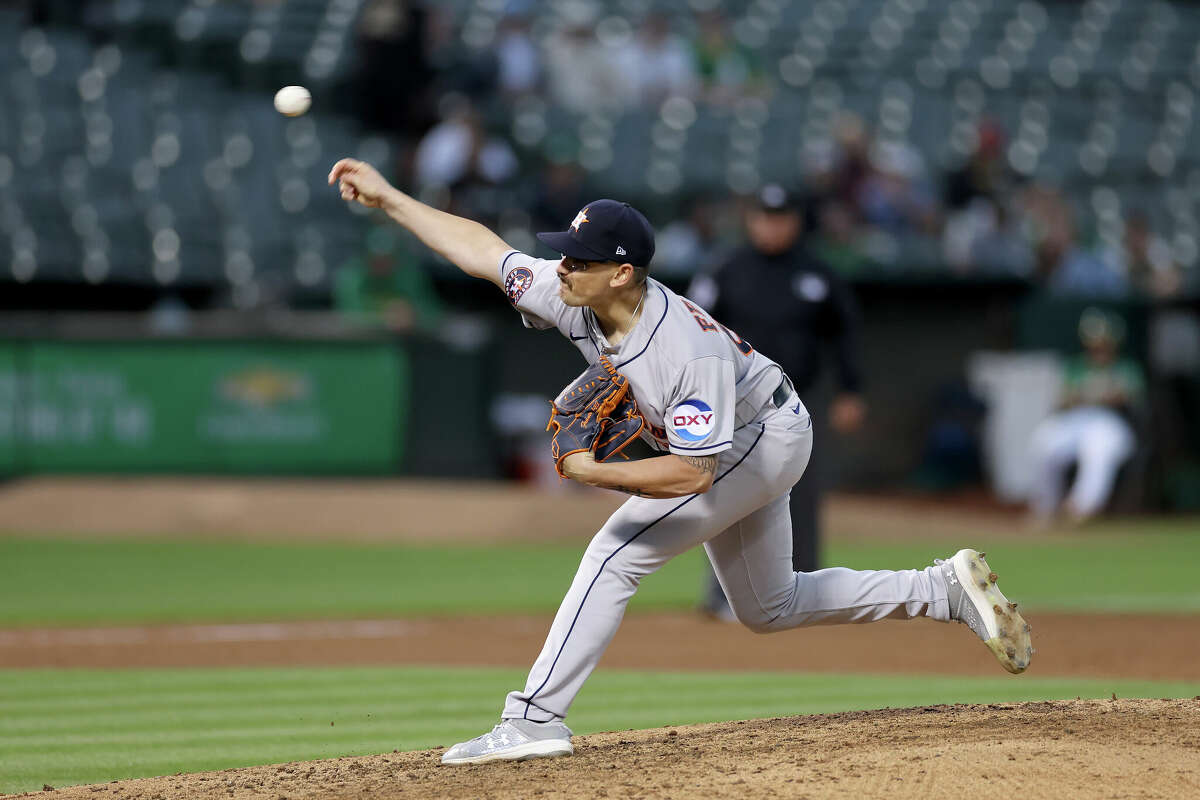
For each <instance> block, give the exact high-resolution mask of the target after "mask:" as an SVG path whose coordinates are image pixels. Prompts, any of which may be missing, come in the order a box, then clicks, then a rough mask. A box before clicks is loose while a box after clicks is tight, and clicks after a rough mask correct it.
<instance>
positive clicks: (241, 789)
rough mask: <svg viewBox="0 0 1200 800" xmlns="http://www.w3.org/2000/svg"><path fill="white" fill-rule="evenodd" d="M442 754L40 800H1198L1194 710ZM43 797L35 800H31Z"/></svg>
mask: <svg viewBox="0 0 1200 800" xmlns="http://www.w3.org/2000/svg"><path fill="white" fill-rule="evenodd" d="M440 755H441V750H440V749H436V750H425V751H420V752H411V753H393V754H390V755H378V756H364V757H358V758H339V759H330V760H326V761H314V762H306V763H294V764H281V765H272V766H265V767H250V768H247V769H237V770H224V771H221V772H209V773H199V774H191V775H176V776H170V777H163V778H147V779H142V780H134V781H122V782H120V783H111V784H99V785H94V786H77V787H72V788H70V789H65V790H62V791H57V792H39V793H37V794H36V796H37V797H45V798H51V797H55V798H89V800H93V799H95V798H106V797H107V798H123V800H167V799H168V798H221V799H222V800H225V799H227V798H233V800H251V799H253V800H259V799H260V798H261V799H262V800H284V799H285V798H311V797H321V798H329V797H361V798H393V797H396V798H431V799H432V798H476V797H486V798H498V799H500V798H522V799H524V798H530V797H536V798H543V799H544V800H550V799H551V798H618V797H620V798H625V797H642V798H658V799H659V800H683V799H684V798H751V797H779V798H808V799H809V800H826V799H829V800H832V799H833V798H884V797H886V798H889V800H909V799H910V798H911V800H929V798H936V797H985V798H1023V799H1027V800H1040V799H1042V798H1044V799H1045V800H1059V799H1060V798H1061V799H1062V800H1066V799H1067V798H1070V799H1071V800H1076V798H1093V797H1095V798H1163V799H1164V800H1178V799H1179V798H1192V797H1198V796H1200V774H1198V771H1200V698H1197V699H1194V700H1112V701H1109V700H1090V701H1059V702H1047V703H1025V704H1019V705H1009V704H995V705H987V706H978V705H973V706H928V707H924V708H910V709H894V710H893V709H886V710H881V711H859V712H849V713H844V714H832V715H820V716H805V717H787V718H779V719H770V720H751V721H747V722H722V723H713V724H708V725H696V726H691V727H679V728H656V729H653V730H641V731H627V732H618V733H601V734H595V735H592V736H581V737H576V754H575V755H574V756H572V757H570V758H558V759H553V760H538V761H527V762H520V763H498V764H484V765H478V766H470V767H443V766H441V765H440V763H439V758H440ZM26 796H33V795H26Z"/></svg>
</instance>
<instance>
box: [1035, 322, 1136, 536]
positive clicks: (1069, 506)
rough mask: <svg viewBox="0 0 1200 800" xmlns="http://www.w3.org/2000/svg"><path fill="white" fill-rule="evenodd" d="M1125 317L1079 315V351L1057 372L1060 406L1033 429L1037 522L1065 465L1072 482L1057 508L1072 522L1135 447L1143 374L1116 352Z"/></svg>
mask: <svg viewBox="0 0 1200 800" xmlns="http://www.w3.org/2000/svg"><path fill="white" fill-rule="evenodd" d="M1123 337H1124V322H1123V321H1122V320H1121V319H1120V318H1119V317H1116V316H1115V315H1112V314H1108V313H1106V312H1103V311H1100V310H1099V309H1095V308H1089V309H1088V310H1086V311H1085V312H1084V313H1083V315H1082V316H1081V317H1080V320H1079V338H1080V340H1081V341H1082V342H1083V346H1084V353H1083V355H1081V356H1078V357H1076V358H1074V359H1071V360H1070V361H1069V362H1068V363H1067V366H1066V370H1065V374H1064V392H1063V399H1062V404H1061V405H1062V410H1061V411H1058V412H1057V413H1055V414H1053V415H1051V416H1050V417H1048V418H1047V419H1046V420H1044V421H1043V422H1042V423H1041V424H1040V425H1039V426H1038V427H1037V428H1036V429H1035V430H1034V433H1033V440H1032V444H1031V448H1030V462H1031V468H1032V471H1033V483H1032V490H1031V494H1030V499H1029V504H1030V510H1031V511H1032V513H1033V514H1034V516H1035V519H1036V520H1038V521H1039V522H1042V523H1045V522H1048V521H1049V520H1050V519H1051V517H1053V515H1054V514H1055V513H1056V512H1057V511H1058V509H1059V505H1060V503H1062V497H1063V484H1064V482H1065V477H1066V472H1067V470H1068V468H1069V467H1070V466H1071V465H1072V464H1074V465H1075V466H1076V473H1075V481H1074V484H1073V485H1072V487H1071V490H1070V492H1069V493H1068V495H1067V500H1066V503H1065V507H1064V510H1065V512H1066V514H1067V516H1068V517H1069V518H1070V519H1071V520H1072V521H1074V522H1082V521H1084V520H1086V519H1088V518H1090V517H1092V516H1094V515H1096V514H1097V513H1099V512H1100V511H1101V510H1102V509H1103V508H1104V505H1105V503H1106V502H1107V501H1108V498H1109V495H1110V494H1111V492H1112V488H1113V484H1114V482H1115V481H1116V477H1117V471H1118V470H1119V469H1120V467H1121V464H1123V463H1124V462H1125V461H1127V460H1128V459H1129V457H1130V456H1131V455H1132V454H1133V452H1134V448H1135V447H1136V446H1137V440H1136V438H1135V435H1134V429H1133V427H1132V426H1131V424H1130V420H1131V419H1133V418H1134V416H1135V415H1136V414H1137V413H1138V412H1139V411H1140V410H1141V406H1142V403H1143V399H1144V394H1145V379H1144V377H1143V375H1142V370H1141V367H1139V366H1138V365H1137V363H1136V362H1134V361H1132V360H1130V359H1128V358H1123V357H1121V356H1120V347H1121V340H1122V338H1123Z"/></svg>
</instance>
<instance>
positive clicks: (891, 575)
mask: <svg viewBox="0 0 1200 800" xmlns="http://www.w3.org/2000/svg"><path fill="white" fill-rule="evenodd" d="M329 183H330V184H331V185H332V184H335V183H336V184H337V185H338V186H339V188H340V191H341V195H342V198H343V199H345V200H347V201H356V202H359V203H361V204H363V205H365V206H368V207H371V208H380V209H382V210H384V211H385V212H386V213H387V214H388V216H389V217H391V218H392V219H393V220H395V221H396V222H397V223H398V224H400V225H402V226H404V227H405V228H407V229H408V230H410V231H412V232H413V233H414V234H415V235H416V236H417V237H418V238H419V239H420V240H421V241H422V242H423V243H424V244H425V245H426V246H428V247H429V248H430V249H432V250H433V251H434V252H436V253H438V254H439V255H441V256H443V257H444V258H446V259H447V260H449V261H450V262H451V263H453V264H455V265H457V266H458V267H459V268H460V269H461V270H462V271H463V272H465V273H466V274H468V275H472V276H474V277H477V278H482V279H484V280H488V281H491V282H492V283H494V284H496V286H497V287H499V288H500V289H501V290H502V291H503V292H504V293H505V295H506V296H507V297H508V300H509V302H510V303H511V304H512V305H513V307H514V308H515V309H516V310H517V312H518V313H520V315H521V317H522V319H523V320H524V323H525V325H526V326H528V327H531V328H537V329H540V330H544V329H548V328H556V329H557V330H558V331H559V332H560V333H561V334H562V335H563V336H566V337H567V338H568V339H569V340H570V341H571V342H572V343H573V344H574V345H575V346H576V347H577V348H579V352H580V353H582V354H583V357H584V359H585V360H586V361H587V363H588V364H589V368H588V370H586V371H585V372H584V373H583V374H582V375H581V376H580V377H579V378H578V379H577V380H576V381H575V382H574V383H573V384H572V385H571V386H569V387H567V389H566V390H564V392H563V393H562V395H560V396H559V397H558V398H557V399H556V400H555V402H554V403H553V408H552V411H551V420H550V429H551V430H553V431H554V443H553V447H552V457H553V458H554V460H555V464H556V466H557V468H558V470H559V472H560V474H562V475H564V476H565V477H567V478H570V479H572V480H576V481H580V482H582V483H586V484H589V485H592V486H600V487H604V488H606V489H612V490H614V491H619V492H623V493H625V494H628V495H630V498H629V500H627V501H626V502H625V503H624V505H622V506H621V507H620V508H619V509H618V510H617V511H616V512H615V513H614V514H613V515H612V517H610V518H609V520H608V521H607V522H606V523H605V524H604V526H603V527H602V528H601V529H600V531H599V532H598V533H597V534H596V535H595V537H593V539H592V541H591V543H590V544H589V545H588V548H587V551H586V552H585V553H584V556H583V560H582V563H580V565H579V570H578V572H577V573H576V575H575V580H574V582H573V583H572V585H571V588H570V590H569V591H568V592H567V595H566V597H564V598H563V601H562V605H561V606H560V607H559V609H558V614H557V616H556V617H555V619H554V623H553V625H552V626H551V628H550V633H549V635H548V637H547V638H546V643H545V646H544V647H543V648H542V651H541V653H540V654H539V655H538V657H537V660H536V661H535V662H534V665H533V668H532V669H531V670H530V672H529V677H528V679H527V680H526V682H525V686H524V687H523V688H521V689H518V690H516V691H513V692H511V693H510V694H509V695H508V697H507V699H506V701H505V703H504V709H503V711H502V713H501V720H500V723H499V724H498V725H496V726H495V727H494V728H493V729H492V731H491V732H489V733H485V734H483V735H481V736H478V737H476V738H474V739H471V740H470V741H467V742H462V743H460V744H456V745H454V746H453V747H451V748H449V749H448V750H447V751H446V752H445V754H443V756H442V763H443V764H476V763H482V762H487V761H500V760H505V761H512V760H521V759H527V758H537V757H544V756H562V755H570V754H571V753H573V752H574V748H573V746H572V744H571V731H570V729H569V728H567V726H566V725H565V724H564V723H563V720H564V719H565V717H566V715H567V711H568V710H569V709H570V707H571V702H572V701H573V700H574V699H575V695H576V694H577V693H578V692H579V689H580V688H581V687H582V685H583V682H584V681H585V680H587V677H588V675H589V674H591V671H592V669H593V668H594V667H595V665H596V663H597V662H598V661H599V659H600V656H601V654H602V653H603V652H604V649H605V648H606V647H607V646H608V643H609V641H611V639H612V637H613V635H614V634H615V633H616V631H617V627H618V626H619V625H620V623H621V618H622V616H623V615H624V613H625V606H626V604H627V603H628V602H629V599H630V598H631V597H632V596H633V593H634V592H635V591H636V590H637V587H638V584H639V582H640V581H641V580H642V578H644V577H645V576H647V575H649V574H650V573H652V572H654V571H655V570H657V569H658V568H659V567H661V566H663V565H664V564H665V563H666V562H667V561H668V560H670V559H671V558H672V557H674V556H676V555H678V554H680V553H682V552H684V551H685V550H688V549H690V548H692V547H695V546H697V545H703V546H704V549H705V551H706V552H707V554H708V558H709V560H710V561H711V562H712V566H713V569H714V570H715V572H716V574H717V577H718V579H719V580H720V583H721V587H722V588H723V589H724V590H725V594H726V595H727V596H728V598H729V602H730V605H731V606H732V609H733V612H734V614H735V615H736V616H737V618H738V620H739V621H740V622H742V624H744V625H746V626H747V627H748V628H750V629H751V630H753V631H756V632H759V633H770V632H775V631H782V630H787V629H788V628H796V627H800V626H803V625H830V624H838V623H850V622H874V621H875V620H881V619H886V618H889V617H890V618H904V619H911V618H914V617H929V618H932V619H935V620H939V621H943V622H947V621H950V620H955V621H959V622H963V623H965V624H967V625H968V626H969V627H970V628H971V630H972V631H974V632H975V634H976V635H978V636H979V637H980V638H981V639H982V640H983V641H984V642H985V643H986V644H987V645H988V647H989V648H990V649H991V650H992V652H993V653H994V654H995V655H996V657H997V659H999V661H1000V663H1001V664H1002V665H1003V666H1004V667H1005V669H1007V670H1009V671H1010V672H1013V673H1019V672H1022V671H1023V670H1024V669H1025V668H1026V667H1027V666H1028V664H1029V659H1030V656H1031V655H1032V653H1033V648H1032V647H1031V645H1030V635H1029V632H1030V629H1029V626H1028V625H1027V624H1026V623H1025V621H1024V620H1023V619H1022V618H1021V616H1020V614H1018V613H1017V612H1016V604H1010V603H1009V602H1008V600H1007V599H1006V598H1005V597H1004V595H1003V594H1001V593H1000V590H999V589H998V588H997V586H996V575H995V573H993V572H991V570H990V569H989V568H988V565H987V563H986V562H985V561H984V558H983V554H982V553H977V552H976V551H974V550H960V551H959V552H958V553H956V554H955V555H954V556H952V557H950V558H948V559H946V560H944V561H943V560H938V561H937V562H935V563H934V564H933V565H931V566H927V567H925V568H924V569H914V570H904V571H899V572H893V571H886V570H880V571H855V570H850V569H845V568H840V567H839V568H833V569H824V570H819V571H817V572H813V573H798V572H793V571H792V567H791V548H792V539H791V519H790V515H789V511H788V494H789V491H790V490H791V488H792V486H793V485H794V484H795V483H796V482H797V481H798V480H800V478H801V476H802V475H803V474H804V468H805V465H806V464H807V463H808V459H809V454H810V453H811V451H812V444H813V443H812V422H811V420H810V418H809V415H808V411H807V410H806V409H805V407H804V403H803V402H802V401H801V400H800V398H799V397H797V396H796V393H795V392H794V391H793V389H792V384H791V381H790V380H788V377H787V376H786V375H785V374H784V373H783V371H782V370H781V369H780V367H779V366H778V365H777V364H776V363H775V362H773V361H772V360H771V359H770V358H768V357H767V356H766V355H764V354H763V353H760V352H758V351H757V350H755V349H754V347H753V346H752V344H751V343H750V342H746V341H744V340H743V339H741V338H740V337H739V336H738V335H737V333H736V332H734V331H731V330H729V329H728V328H726V327H724V326H723V325H721V323H720V322H719V321H717V320H715V319H713V318H712V316H711V315H709V314H708V313H707V312H706V311H705V310H704V309H703V308H701V307H699V306H697V305H696V304H695V303H693V302H691V301H689V300H688V299H687V298H685V297H681V296H679V295H677V294H675V293H674V292H672V291H671V290H670V289H668V288H667V287H666V286H664V285H663V284H661V283H659V282H658V281H656V280H654V279H653V278H651V277H649V275H648V274H647V267H648V265H649V264H650V261H651V259H652V258H653V256H654V231H653V229H652V228H651V227H650V224H649V222H648V221H647V220H646V218H645V217H644V216H642V214H641V213H639V212H638V211H637V210H636V209H634V208H633V207H632V206H630V205H629V204H628V203H621V202H617V201H614V200H597V201H595V202H593V203H589V204H588V205H587V206H585V207H584V208H582V209H580V211H579V213H578V214H576V215H575V218H574V219H573V220H571V223H570V225H569V227H568V228H567V230H565V231H561V232H556V233H540V234H538V238H539V239H540V240H541V241H542V242H544V243H545V244H547V245H549V246H550V247H551V248H552V249H553V250H554V251H555V252H558V253H561V254H562V258H561V259H559V260H557V261H547V260H542V259H538V258H534V257H532V256H529V255H526V254H524V253H520V252H518V251H516V250H514V249H513V248H511V247H509V246H508V245H507V244H505V242H504V241H503V240H501V239H500V238H499V237H498V236H496V235H495V234H494V233H492V232H491V231H490V230H488V229H487V228H485V227H484V226H482V225H480V224H478V223H476V222H473V221H471V220H468V219H464V218H462V217H457V216H454V215H451V214H447V213H444V212H441V211H438V210H436V209H434V208H431V207H429V206H427V205H424V204H422V203H420V202H418V201H417V200H415V199H413V198H412V197H409V196H408V195H406V194H404V193H403V192H401V191H399V190H397V189H396V188H394V187H393V186H391V185H390V184H389V183H388V182H387V181H386V180H384V179H383V177H381V176H380V174H379V173H378V172H377V171H376V170H375V169H374V168H372V167H371V166H370V165H368V164H365V163H363V162H361V161H356V160H353V159H344V160H342V161H339V162H338V163H337V164H335V165H334V167H333V169H332V171H331V172H330V174H329ZM635 436H636V437H641V438H643V439H644V440H646V441H647V442H648V443H649V444H650V445H651V446H652V447H653V448H655V449H656V450H657V451H658V452H659V453H661V455H657V456H654V457H650V458H644V459H641V460H636V461H626V460H623V459H622V458H620V456H619V452H620V449H622V448H623V447H624V445H625V444H626V443H627V442H628V440H629V439H630V438H631V437H635Z"/></svg>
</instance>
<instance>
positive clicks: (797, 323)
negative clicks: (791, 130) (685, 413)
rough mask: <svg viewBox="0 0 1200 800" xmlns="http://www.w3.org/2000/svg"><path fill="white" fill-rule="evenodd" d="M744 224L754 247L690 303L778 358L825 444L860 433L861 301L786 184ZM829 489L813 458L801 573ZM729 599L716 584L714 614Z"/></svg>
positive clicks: (806, 483) (806, 485) (802, 513)
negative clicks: (816, 246) (824, 366)
mask: <svg viewBox="0 0 1200 800" xmlns="http://www.w3.org/2000/svg"><path fill="white" fill-rule="evenodd" d="M745 224H746V234H747V238H748V240H749V243H748V244H747V245H746V246H744V247H741V248H739V249H737V250H735V251H734V252H733V253H732V254H731V255H730V256H729V257H728V258H727V259H726V260H725V261H724V263H723V264H722V265H721V266H720V267H719V268H718V269H717V270H716V272H714V273H713V274H711V275H702V276H700V277H698V278H697V279H696V280H694V281H693V282H692V285H691V287H690V288H689V290H688V295H689V296H690V297H691V298H692V299H693V300H695V301H696V302H697V303H699V304H700V305H702V306H704V307H705V308H707V309H708V310H710V311H711V312H712V314H713V318H714V319H716V320H718V321H720V322H721V323H722V324H725V325H728V326H729V328H730V329H732V330H734V331H736V332H737V334H738V335H739V336H741V337H742V338H744V339H745V340H746V341H747V342H749V343H751V344H752V345H754V346H755V347H760V348H762V351H763V352H765V353H770V354H771V357H772V358H773V359H774V360H775V361H776V362H777V363H778V364H779V366H780V367H782V368H783V370H784V372H786V373H787V375H788V377H789V378H791V380H792V382H793V384H794V386H795V389H796V392H797V394H799V396H800V398H801V399H802V400H803V401H804V404H805V406H806V407H807V409H808V411H809V413H810V414H811V415H812V419H813V425H814V427H815V428H816V431H815V436H816V437H817V438H821V436H822V433H823V430H822V429H824V428H825V426H826V425H827V424H828V425H830V426H832V427H833V429H834V430H836V431H837V432H838V433H843V434H846V433H851V432H853V431H856V430H857V429H858V428H859V427H861V425H862V422H863V419H864V417H865V416H866V405H865V404H864V402H863V399H862V395H861V394H860V389H861V386H860V384H861V372H860V369H859V355H858V328H859V321H858V319H859V317H858V309H857V304H856V303H855V301H854V296H853V294H852V293H851V291H850V289H849V287H848V286H846V284H844V283H843V282H842V280H841V279H840V278H838V276H837V274H836V273H834V272H833V270H831V269H830V268H829V267H828V266H827V265H826V264H825V263H823V262H822V261H821V260H820V259H818V258H817V257H816V256H814V255H813V254H812V253H811V252H810V250H809V249H808V244H807V241H806V238H805V236H804V213H803V208H802V207H801V203H800V200H799V198H798V197H796V196H795V195H793V194H791V193H789V192H787V191H786V190H785V189H784V188H783V187H782V186H779V185H778V184H768V185H766V186H764V187H762V189H761V190H760V191H759V193H758V195H757V196H756V198H755V203H754V205H753V207H751V208H750V209H749V210H748V211H747V212H746V216H745ZM826 347H828V348H829V349H830V350H832V351H833V355H834V358H835V362H836V366H837V377H838V392H837V394H836V395H835V396H834V398H833V401H832V402H831V403H830V404H829V406H828V408H826V407H825V405H824V398H823V397H822V395H821V393H820V392H819V391H816V385H817V382H818V378H819V375H820V370H821V361H822V351H823V350H824V349H825V348H826ZM821 452H822V453H823V452H827V451H823V450H822V451H821ZM821 489H822V474H821V458H820V456H819V454H818V452H817V451H816V450H814V454H813V460H811V461H810V462H809V465H808V469H807V470H806V471H805V474H804V480H802V481H800V482H799V483H798V484H796V486H795V487H793V488H792V493H791V514H792V568H793V569H794V570H797V571H801V572H811V571H813V570H815V569H817V568H818V566H819V564H818V561H817V556H818V541H819V536H820V531H819V519H820V496H821ZM724 600H725V598H724V595H723V593H722V592H721V588H720V586H719V585H718V584H717V583H716V580H715V578H713V579H712V580H711V581H710V583H709V587H708V592H707V594H706V599H705V601H704V603H705V607H706V608H707V609H708V610H709V611H710V612H711V613H713V614H715V615H717V616H723V615H724V611H725V606H724Z"/></svg>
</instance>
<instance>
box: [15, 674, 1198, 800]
mask: <svg viewBox="0 0 1200 800" xmlns="http://www.w3.org/2000/svg"><path fill="white" fill-rule="evenodd" d="M0 676H2V679H0V791H3V792H18V791H25V790H37V789H40V788H41V787H42V784H44V783H48V784H50V785H51V786H56V787H61V786H65V785H71V784H79V783H95V782H100V781H108V780H115V779H119V778H130V777H139V776H150V775H168V774H172V773H175V772H194V771H201V770H212V769H224V768H227V767H234V766H247V765H252V764H269V763H276V762H282V761H299V760H308V759H314V758H329V757H333V756H341V755H361V754H366V753H381V752H390V751H391V750H393V749H400V750H412V749H423V748H428V747H434V746H439V745H449V744H451V743H453V742H455V741H459V740H461V739H465V738H469V737H471V736H474V735H477V734H479V733H481V732H483V731H484V730H486V729H487V728H488V727H489V726H490V725H492V724H493V723H494V722H495V721H496V719H497V718H498V716H499V710H500V703H501V702H502V700H503V697H504V694H505V692H507V691H508V690H510V689H513V688H516V687H519V686H520V685H521V683H522V681H523V679H524V673H523V671H521V670H515V669H472V668H437V669H431V668H404V669H396V668H352V669H173V670H122V671H80V670H14V671H8V672H0ZM1114 692H1115V693H1116V694H1117V696H1119V697H1184V696H1192V695H1195V694H1197V693H1200V683H1170V682H1151V681H1130V680H1073V679H1045V678H1036V677H1030V676H1022V677H1021V678H1019V679H1018V678H1012V677H1008V676H1003V675H999V676H997V677H995V678H986V679H982V678H954V677H946V676H936V677H897V676H879V675H871V676H861V675H838V676H829V675H805V674H773V673H729V674H726V673H682V674H681V673H647V672H624V671H608V670H601V671H600V672H598V673H597V674H596V675H595V676H593V677H592V679H591V680H590V681H589V682H588V684H587V686H586V687H585V688H584V690H583V692H582V693H581V694H580V696H579V699H578V701H577V702H576V704H575V707H574V708H573V710H572V713H571V718H570V724H571V726H572V727H573V729H574V730H575V732H576V733H592V732H596V731H602V730H623V729H626V728H649V727H655V726H659V725H682V724H689V723H696V722H710V721H717V720H729V719H750V718H758V717H773V716H783V715H793V714H814V713H824V712H834V711H846V710H852V709H867V708H883V707H887V706H891V707H907V706H916V705H929V704H934V703H956V702H964V703H965V702H998V701H1008V702H1016V701H1026V700H1047V699H1061V698H1073V697H1076V696H1082V697H1109V696H1111V694H1112V693H1114ZM331 723H332V724H331Z"/></svg>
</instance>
